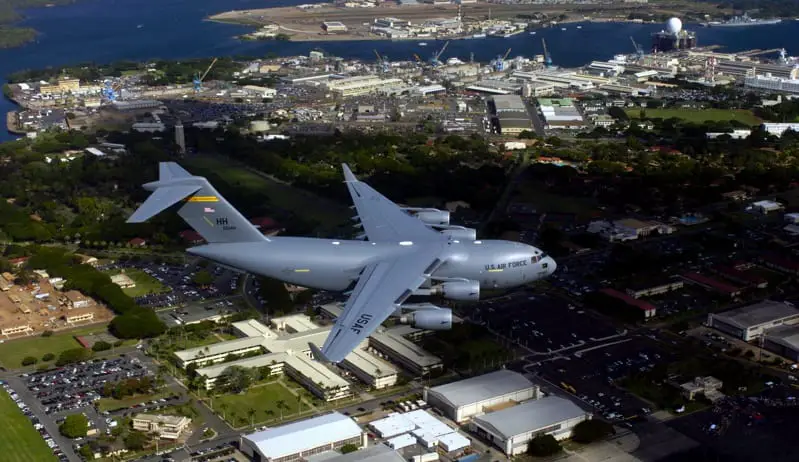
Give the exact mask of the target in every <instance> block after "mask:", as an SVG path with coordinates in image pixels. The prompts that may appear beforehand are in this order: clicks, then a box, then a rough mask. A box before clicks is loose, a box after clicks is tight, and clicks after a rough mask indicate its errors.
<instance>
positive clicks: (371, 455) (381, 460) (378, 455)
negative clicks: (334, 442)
mask: <svg viewBox="0 0 799 462" xmlns="http://www.w3.org/2000/svg"><path fill="white" fill-rule="evenodd" d="M304 460H307V461H308V462H323V461H324V462H406V461H405V459H404V458H403V457H402V456H401V455H399V453H397V451H396V450H394V449H393V448H391V447H389V446H386V445H385V444H378V445H376V446H369V447H368V448H363V449H361V450H360V451H355V452H351V453H349V454H337V453H334V452H329V453H321V454H319V455H318V456H312V457H309V458H307V459H304Z"/></svg>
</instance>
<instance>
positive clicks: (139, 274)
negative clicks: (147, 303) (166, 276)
mask: <svg viewBox="0 0 799 462" xmlns="http://www.w3.org/2000/svg"><path fill="white" fill-rule="evenodd" d="M120 272H121V271H117V270H115V271H112V272H110V273H108V275H109V276H113V275H115V274H119V273H120ZM125 274H126V275H127V276H128V277H129V278H131V279H133V280H134V281H135V282H136V287H130V288H128V289H122V292H125V294H126V295H127V296H128V297H141V296H142V295H147V294H160V293H164V292H169V289H168V288H167V287H166V286H164V285H163V284H161V283H160V282H158V279H156V278H154V277H152V276H150V275H149V274H147V273H145V272H144V271H141V270H138V269H132V268H127V269H125Z"/></svg>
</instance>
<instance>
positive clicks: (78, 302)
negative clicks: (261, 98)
mask: <svg viewBox="0 0 799 462" xmlns="http://www.w3.org/2000/svg"><path fill="white" fill-rule="evenodd" d="M64 299H65V302H66V305H67V307H68V308H70V309H74V308H86V307H88V306H90V305H92V302H93V300H92V299H90V298H87V297H86V296H84V295H83V294H82V293H80V292H78V291H77V290H70V291H68V292H66V293H65V294H64Z"/></svg>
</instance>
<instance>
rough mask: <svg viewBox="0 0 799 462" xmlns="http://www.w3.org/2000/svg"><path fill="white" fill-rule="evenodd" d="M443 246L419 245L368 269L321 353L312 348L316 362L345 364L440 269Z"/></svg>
mask: <svg viewBox="0 0 799 462" xmlns="http://www.w3.org/2000/svg"><path fill="white" fill-rule="evenodd" d="M445 245H446V243H444V242H442V243H427V244H419V245H418V247H419V249H418V250H417V251H415V252H411V253H408V254H405V255H402V256H400V257H397V258H391V259H387V260H381V261H378V262H375V263H372V264H369V265H367V266H366V268H365V269H364V270H363V272H362V273H361V276H360V278H359V279H358V282H357V284H356V285H355V289H353V291H352V294H351V295H350V298H349V300H347V303H346V305H345V306H344V311H343V312H342V313H341V316H339V318H338V320H336V325H335V326H334V327H333V330H331V331H330V334H329V335H328V337H327V340H325V344H324V345H323V346H322V349H321V350H318V349H316V348H315V347H314V345H311V348H312V350H313V351H314V354H315V356H316V358H317V359H319V360H327V361H330V362H334V363H338V362H340V361H342V360H344V358H346V357H347V355H349V354H350V353H351V352H352V350H354V349H355V348H357V347H358V345H359V344H360V343H361V342H362V341H363V340H364V339H365V338H366V337H368V336H369V335H371V334H372V333H373V332H374V331H375V329H377V327H378V326H380V323H382V322H383V321H385V320H386V319H388V317H389V316H391V315H392V314H393V313H394V312H395V310H396V309H397V308H398V307H399V306H400V305H401V304H402V302H404V301H405V299H407V298H408V297H410V296H411V294H412V293H413V291H414V290H416V289H417V288H418V287H419V286H421V285H422V284H423V283H424V282H425V281H426V280H427V276H429V275H430V274H431V273H432V272H433V271H435V270H436V269H437V268H438V267H439V266H440V265H441V263H442V260H441V259H440V258H439V257H440V256H441V254H442V251H443V250H444V247H445ZM414 246H417V244H414Z"/></svg>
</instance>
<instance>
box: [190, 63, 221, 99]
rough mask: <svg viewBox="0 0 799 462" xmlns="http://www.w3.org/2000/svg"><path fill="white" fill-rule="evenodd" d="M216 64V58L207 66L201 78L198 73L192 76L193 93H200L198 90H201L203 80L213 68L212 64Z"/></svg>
mask: <svg viewBox="0 0 799 462" xmlns="http://www.w3.org/2000/svg"><path fill="white" fill-rule="evenodd" d="M216 62H217V58H214V60H213V61H211V65H210V66H208V69H206V70H205V73H203V75H202V76H200V73H199V72H198V73H197V74H195V76H194V91H195V92H200V90H202V89H203V80H205V77H206V76H208V73H209V72H211V69H212V68H213V67H214V64H216Z"/></svg>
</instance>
